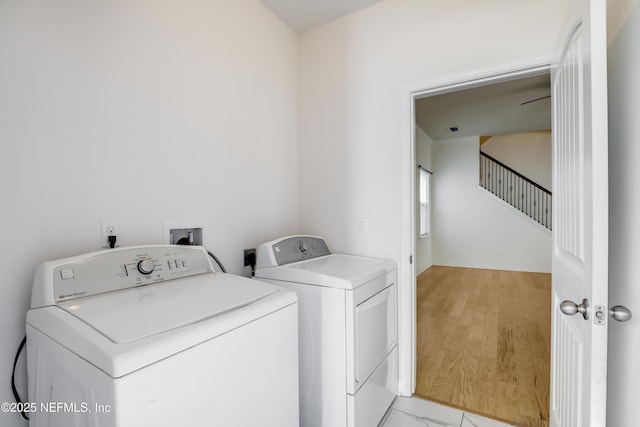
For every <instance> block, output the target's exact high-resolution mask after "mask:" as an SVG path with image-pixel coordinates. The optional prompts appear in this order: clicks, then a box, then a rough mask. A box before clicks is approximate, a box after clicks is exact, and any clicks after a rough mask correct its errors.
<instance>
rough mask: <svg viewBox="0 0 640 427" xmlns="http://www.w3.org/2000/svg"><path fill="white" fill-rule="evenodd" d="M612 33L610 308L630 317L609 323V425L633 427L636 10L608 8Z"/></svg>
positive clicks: (638, 104) (639, 240)
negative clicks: (626, 311)
mask: <svg viewBox="0 0 640 427" xmlns="http://www.w3.org/2000/svg"><path fill="white" fill-rule="evenodd" d="M610 3H614V4H615V6H616V7H619V8H620V10H619V11H624V14H622V15H620V14H613V13H609V15H610V17H611V18H610V19H615V18H619V19H620V21H616V22H611V20H610V21H609V26H610V27H611V28H614V29H615V30H616V31H615V32H614V33H613V35H614V38H613V39H612V40H610V45H609V49H608V58H609V59H608V63H609V67H608V74H609V76H608V79H609V304H610V305H611V306H613V305H618V304H620V305H625V306H627V307H628V308H629V309H630V310H631V311H632V313H633V316H634V317H633V318H632V319H631V320H630V321H629V322H627V323H618V322H615V321H610V322H609V372H608V385H609V387H608V391H607V393H608V398H607V425H610V426H633V425H637V424H638V419H640V406H639V405H638V395H640V365H639V364H638V360H639V359H640V286H638V278H639V277H640V264H639V263H638V259H640V221H639V219H640V198H639V197H638V196H639V192H638V183H640V168H638V163H639V162H640V145H639V144H638V135H640V122H639V121H638V118H639V117H640V82H639V81H638V75H639V74H640V58H639V57H638V49H640V43H639V41H640V4H639V3H638V2H637V1H631V2H629V1H627V2H622V3H626V6H627V7H623V4H621V3H620V2H619V1H617V0H616V1H614V2H610Z"/></svg>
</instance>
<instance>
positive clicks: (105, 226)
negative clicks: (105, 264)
mask: <svg viewBox="0 0 640 427" xmlns="http://www.w3.org/2000/svg"><path fill="white" fill-rule="evenodd" d="M100 234H101V236H102V240H101V242H102V247H103V248H110V247H111V244H110V243H109V236H118V221H102V224H101V232H100ZM116 246H119V245H118V244H117V242H116Z"/></svg>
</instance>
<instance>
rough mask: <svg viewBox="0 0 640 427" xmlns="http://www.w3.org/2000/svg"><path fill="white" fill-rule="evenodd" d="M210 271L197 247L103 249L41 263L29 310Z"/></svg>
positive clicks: (208, 263)
mask: <svg viewBox="0 0 640 427" xmlns="http://www.w3.org/2000/svg"><path fill="white" fill-rule="evenodd" d="M213 271H214V270H213V267H212V265H211V261H210V259H209V255H208V254H207V252H206V251H205V250H204V248H202V247H201V246H176V245H155V246H136V247H130V248H116V249H107V250H104V251H99V252H94V253H91V254H86V255H82V256H79V257H72V258H66V259H62V260H58V261H49V262H45V263H43V264H42V265H41V266H40V267H39V268H38V271H37V272H36V277H35V280H34V284H33V293H32V296H31V308H36V307H42V306H46V305H53V304H57V303H60V302H63V301H68V300H70V299H74V298H83V297H87V296H91V295H97V294H102V293H105V292H113V291H119V290H122V289H127V288H133V287H137V286H144V285H149V284H153V283H158V282H163V281H166V280H174V279H182V278H186V277H190V276H194V275H199V274H204V273H213Z"/></svg>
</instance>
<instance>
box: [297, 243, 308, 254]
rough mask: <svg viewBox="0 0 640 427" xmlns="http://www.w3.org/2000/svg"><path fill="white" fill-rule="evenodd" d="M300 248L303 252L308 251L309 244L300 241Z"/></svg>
mask: <svg viewBox="0 0 640 427" xmlns="http://www.w3.org/2000/svg"><path fill="white" fill-rule="evenodd" d="M298 248H299V249H300V252H302V253H303V254H304V253H306V252H307V250H308V249H307V245H305V244H304V243H302V242H301V243H300V246H298Z"/></svg>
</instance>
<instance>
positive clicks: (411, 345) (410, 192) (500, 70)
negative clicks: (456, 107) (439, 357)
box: [398, 55, 551, 396]
mask: <svg viewBox="0 0 640 427" xmlns="http://www.w3.org/2000/svg"><path fill="white" fill-rule="evenodd" d="M550 58H551V55H548V56H545V57H544V59H540V58H538V59H533V60H530V61H525V62H522V63H517V64H511V65H506V66H500V67H495V68H489V69H483V70H476V71H473V72H467V73H461V74H458V75H451V74H449V75H445V76H438V77H434V78H432V79H429V80H424V81H421V82H414V83H410V84H407V85H405V86H403V87H402V88H401V106H400V127H401V134H400V138H401V139H400V141H401V143H400V162H401V164H400V171H401V177H400V185H401V188H400V202H401V206H400V209H401V219H402V224H401V237H400V244H401V248H400V263H399V265H398V348H399V355H398V356H399V357H398V359H399V360H398V364H399V392H400V395H402V396H411V395H412V394H413V392H414V391H415V386H416V269H415V263H411V262H410V259H412V258H413V256H414V254H415V242H416V239H415V212H416V206H415V203H416V200H415V135H416V126H415V111H414V108H415V100H416V99H419V98H424V97H427V96H434V95H439V94H443V93H448V92H455V91H459V90H464V89H470V88H474V87H479V86H486V85H489V84H493V83H500V82H505V81H509V80H517V79H521V78H524V77H531V76H536V75H541V74H545V73H548V72H549V70H550Z"/></svg>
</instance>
